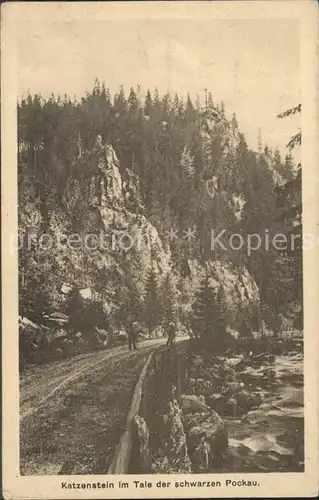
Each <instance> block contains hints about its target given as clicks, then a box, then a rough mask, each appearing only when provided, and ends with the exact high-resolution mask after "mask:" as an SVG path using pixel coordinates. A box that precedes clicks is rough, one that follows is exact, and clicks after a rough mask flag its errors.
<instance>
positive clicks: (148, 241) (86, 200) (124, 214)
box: [63, 145, 170, 307]
mask: <svg viewBox="0 0 319 500" xmlns="http://www.w3.org/2000/svg"><path fill="white" fill-rule="evenodd" d="M128 177H129V178H128V180H127V181H124V180H123V179H122V176H121V174H120V170H119V162H118V159H117V156H116V153H115V151H114V149H113V147H112V146H110V145H106V146H103V145H99V146H98V147H95V148H94V149H93V151H92V152H90V153H89V154H88V155H86V156H85V157H83V158H81V159H80V160H79V161H78V162H77V164H75V165H74V169H73V172H72V177H71V176H70V178H69V181H68V183H67V185H66V187H65V193H64V198H63V203H64V207H65V212H68V217H71V218H72V220H73V227H77V229H78V231H79V232H80V233H83V234H86V235H88V234H92V235H94V236H95V240H94V241H98V244H97V247H98V248H97V249H93V250H92V251H91V250H88V249H84V251H85V252H86V253H87V260H89V261H90V265H91V267H92V269H91V272H88V273H87V274H88V275H87V277H86V281H87V285H88V286H90V287H92V288H93V289H94V288H95V282H94V279H95V278H96V275H97V274H99V273H100V274H101V275H102V274H103V276H104V275H105V276H106V275H107V277H108V278H107V279H108V283H107V291H106V294H107V295H108V300H109V302H110V303H112V296H113V295H114V292H115V290H116V288H117V287H118V286H119V285H120V286H123V287H124V286H125V285H124V282H125V277H126V274H127V273H128V272H129V274H130V275H131V276H132V278H133V279H134V280H135V281H136V284H137V286H138V287H140V288H141V286H142V284H143V281H144V279H145V276H146V275H147V273H148V271H149V270H150V268H151V267H153V269H154V270H155V272H156V273H157V274H158V276H159V277H161V276H164V275H166V274H167V273H168V272H169V270H170V264H169V262H170V252H169V250H168V249H167V248H165V249H164V246H163V242H162V240H161V239H160V237H159V235H158V232H157V229H156V228H155V227H154V226H153V225H152V224H151V223H150V222H149V221H148V220H147V218H146V217H145V215H144V213H143V207H142V204H141V201H140V199H139V198H138V193H137V192H136V184H134V179H133V176H132V175H131V176H129V175H128ZM92 239H93V237H92ZM75 267H76V264H75ZM128 270H129V271H128ZM121 279H122V283H121ZM118 280H120V283H119V281H118ZM113 306H114V307H116V304H115V303H113Z"/></svg>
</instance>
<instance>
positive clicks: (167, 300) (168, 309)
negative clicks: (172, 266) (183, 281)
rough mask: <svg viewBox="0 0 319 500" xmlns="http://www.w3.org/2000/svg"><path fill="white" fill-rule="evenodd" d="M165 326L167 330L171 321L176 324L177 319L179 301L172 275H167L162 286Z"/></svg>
mask: <svg viewBox="0 0 319 500" xmlns="http://www.w3.org/2000/svg"><path fill="white" fill-rule="evenodd" d="M161 299H162V313H163V316H162V317H163V326H164V328H165V330H167V327H168V324H169V322H170V321H173V322H174V323H175V322H176V318H177V299H176V289H175V286H174V284H173V282H172V279H171V276H170V274H167V275H166V276H165V278H164V280H163V283H162V286H161Z"/></svg>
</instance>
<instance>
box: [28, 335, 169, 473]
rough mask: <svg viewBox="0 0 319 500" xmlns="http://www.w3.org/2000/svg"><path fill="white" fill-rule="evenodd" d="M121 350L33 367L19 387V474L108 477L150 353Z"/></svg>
mask: <svg viewBox="0 0 319 500" xmlns="http://www.w3.org/2000/svg"><path fill="white" fill-rule="evenodd" d="M162 343H163V340H158V341H146V342H144V343H143V344H140V345H139V349H138V350H137V351H127V347H126V346H125V347H119V348H116V349H112V350H109V351H103V352H98V353H94V354H92V355H86V356H78V357H76V358H73V359H72V360H63V361H59V362H56V363H53V364H51V365H47V366H42V367H33V368H32V369H30V370H29V371H27V372H26V373H24V374H23V375H22V377H21V383H20V394H21V399H20V457H21V458H20V464H21V474H24V475H32V474H102V473H106V471H107V469H108V466H109V463H110V461H111V459H112V455H113V451H114V447H115V445H116V444H117V442H118V440H119V437H120V435H121V432H122V431H123V429H124V425H125V419H126V414H127V411H128V408H129V405H130V402H131V397H132V393H133V390H134V387H135V384H136V382H137V379H138V376H139V374H140V372H141V370H142V367H143V365H144V363H145V361H146V359H147V357H148V355H149V353H150V352H151V351H152V350H154V348H156V347H157V346H159V345H160V344H162Z"/></svg>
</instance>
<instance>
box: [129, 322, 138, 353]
mask: <svg viewBox="0 0 319 500" xmlns="http://www.w3.org/2000/svg"><path fill="white" fill-rule="evenodd" d="M137 326H138V325H137V323H136V321H134V322H133V323H132V326H131V328H129V330H128V346H129V350H130V351H131V350H132V349H133V350H134V351H135V350H136V339H137V337H138V331H137Z"/></svg>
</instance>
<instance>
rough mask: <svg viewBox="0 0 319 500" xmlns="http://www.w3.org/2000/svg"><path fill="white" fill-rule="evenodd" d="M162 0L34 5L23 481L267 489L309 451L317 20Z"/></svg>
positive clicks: (20, 120) (18, 116) (21, 99)
mask: <svg viewBox="0 0 319 500" xmlns="http://www.w3.org/2000/svg"><path fill="white" fill-rule="evenodd" d="M123 3H125V2H123ZM155 3H156V2H154V3H153V5H152V2H149V4H150V5H148V7H147V8H146V7H145V8H146V10H147V9H148V10H149V12H153V11H154V12H155V11H156V12H157V11H159V12H161V15H159V16H156V15H145V14H144V15H143V12H144V11H143V8H142V6H141V4H140V3H139V2H133V3H132V4H133V5H130V6H128V5H127V6H125V7H126V8H127V10H126V11H124V9H123V8H120V7H119V5H118V4H117V3H116V2H115V3H113V6H112V3H110V4H108V5H107V3H105V4H104V5H100V6H99V9H100V10H99V11H98V12H99V13H100V14H98V13H96V14H95V10H94V7H96V8H97V9H96V10H98V3H95V2H91V4H92V8H91V7H90V6H88V5H87V4H86V3H85V2H84V3H83V5H84V6H83V8H80V4H79V5H78V6H76V5H73V6H72V7H71V6H70V5H68V6H65V7H63V5H62V4H63V3H62V2H54V3H52V4H51V5H49V4H47V5H45V2H44V5H41V6H40V5H37V4H36V3H35V4H33V5H32V4H29V5H27V4H23V3H21V4H20V5H17V6H16V7H15V32H14V47H15V53H14V54H15V55H14V60H15V64H16V82H15V84H14V94H16V95H15V96H14V100H15V106H16V109H15V118H14V119H15V124H16V125H15V126H16V139H15V141H16V151H15V154H14V158H13V160H14V161H16V165H17V166H16V169H17V170H16V174H14V177H13V178H14V179H15V181H14V186H15V187H14V189H15V190H16V191H15V193H16V199H17V213H16V216H15V217H16V222H17V231H16V232H15V231H14V229H13V226H12V228H11V231H12V232H11V234H10V238H9V240H10V241H9V242H8V245H9V247H10V248H9V254H10V252H11V254H10V255H11V259H12V261H13V260H14V259H16V260H14V262H16V264H15V266H16V271H17V276H16V278H15V279H16V285H15V286H16V287H17V289H16V290H17V302H16V308H15V310H16V317H14V315H13V317H12V321H13V323H12V324H17V333H16V337H15V340H16V345H17V348H16V351H15V352H16V353H17V359H16V360H15V363H16V365H18V366H19V368H18V373H17V382H16V383H17V384H18V389H17V391H18V395H17V403H18V408H17V409H16V411H17V417H18V419H19V422H18V427H19V430H18V452H17V453H18V455H16V456H17V457H18V471H17V474H18V475H19V476H20V478H22V479H23V478H25V477H30V476H32V477H33V478H34V480H36V476H56V477H55V480H56V484H58V485H59V486H58V490H57V491H58V492H60V494H61V495H63V494H66V492H68V493H69V494H70V493H72V491H71V490H74V489H76V488H85V492H86V494H87V495H89V496H91V495H94V494H95V492H94V489H96V488H97V489H103V491H102V493H100V495H101V494H103V495H107V496H110V494H111V495H112V491H111V490H112V489H113V488H114V484H115V483H116V487H117V488H119V491H121V488H123V489H124V490H125V488H128V487H129V486H128V485H129V483H128V482H127V483H125V481H128V480H129V479H130V478H131V480H132V481H133V482H131V483H130V487H131V486H132V487H133V488H134V490H135V496H136V495H138V494H139V495H141V496H143V495H146V493H147V495H148V496H149V497H151V496H150V495H152V492H151V491H149V490H147V488H153V491H154V488H155V486H156V487H157V488H159V489H161V492H158V493H157V495H159V496H160V495H175V489H178V491H179V495H186V494H187V495H189V493H190V490H192V493H191V494H192V495H193V496H194V495H195V488H196V487H208V488H209V489H208V492H207V491H206V492H205V496H207V495H208V493H209V494H210V495H220V494H221V493H220V492H221V489H224V490H227V487H243V486H244V487H250V488H251V489H250V494H251V496H258V495H257V494H256V491H257V490H258V488H259V487H260V486H261V482H260V478H261V477H263V475H264V477H265V478H266V477H267V475H268V474H270V473H283V476H280V477H284V476H285V474H288V475H289V473H290V474H291V473H293V474H296V476H293V477H298V475H300V476H303V474H304V473H305V461H306V456H307V448H306V435H305V406H307V404H308V397H307V398H305V390H304V389H305V383H304V379H305V342H306V341H305V338H306V334H305V332H306V330H307V327H306V326H305V292H304V284H305V279H306V278H305V276H304V269H305V265H306V264H305V260H306V258H307V255H308V254H307V252H309V253H310V254H311V255H312V254H313V253H314V252H315V251H316V246H317V245H318V242H317V239H316V234H314V233H313V232H312V229H311V228H312V227H313V226H310V225H306V226H305V225H304V220H305V214H306V215H307V213H308V214H309V213H310V211H311V210H312V211H313V213H314V212H315V210H316V207H313V206H312V207H310V208H309V204H310V202H311V196H310V195H309V197H305V195H304V189H305V185H304V177H305V176H306V177H305V178H306V181H305V182H308V185H309V174H308V177H307V173H306V174H305V173H304V169H305V167H304V161H306V162H307V159H306V160H304V158H305V156H304V155H303V154H302V148H303V136H304V130H303V123H304V121H303V114H304V100H303V98H304V93H303V92H302V89H303V85H304V79H303V73H302V71H303V68H304V66H303V62H302V22H301V19H300V18H298V16H289V14H288V10H287V9H286V11H287V15H286V17H285V16H278V17H274V16H272V17H271V16H269V17H267V16H265V17H264V16H262V17H258V16H257V15H252V13H251V12H250V14H249V15H247V16H246V17H245V16H238V17H236V16H232V17H231V16H229V15H227V16H226V15H225V16H222V15H221V14H220V9H221V6H220V4H218V2H217V4H216V5H219V7H218V8H217V7H216V17H215V16H214V8H213V6H211V7H210V10H209V12H210V14H209V15H205V14H203V15H201V16H200V15H194V16H193V17H191V15H189V16H187V15H178V12H180V11H181V9H180V8H178V6H176V9H177V15H172V14H170V9H169V6H171V9H172V12H175V11H174V5H173V4H174V2H163V3H161V2H160V3H159V6H158V9H157V10H156V8H155V5H154V4H155ZM198 3H201V4H202V5H203V8H204V7H205V5H206V6H207V3H206V2H198ZM224 3H225V4H227V3H229V4H231V2H224ZM239 3H241V2H239ZM249 3H251V4H255V3H256V4H257V3H267V2H249ZM278 3H282V4H284V3H285V2H278ZM296 3H297V4H298V2H296ZM300 3H301V2H300ZM305 3H306V4H307V2H305ZM94 4H95V5H94ZM134 4H135V5H134ZM163 4H167V6H165V5H163ZM243 4H245V2H243ZM309 4H311V2H309ZM160 5H162V10H160V8H159V7H160ZM191 5H192V3H191V2H190V6H191ZM311 5H312V4H311ZM181 6H182V4H181ZM45 7H46V9H45ZM49 7H50V8H49ZM76 7H77V8H78V10H77V9H76ZM116 7H119V15H113V16H112V12H117V11H116ZM121 7H122V6H121ZM134 7H135V9H136V8H137V7H141V9H140V10H136V12H138V15H137V14H136V16H135V15H134ZM255 7H256V5H255ZM185 8H186V10H187V2H185ZM200 8H201V7H200ZM37 9H38V10H37ZM81 9H82V10H81ZM165 9H167V10H165ZM218 9H219V10H218ZM248 10H249V9H248ZM310 10H311V9H310ZM192 12H195V10H192ZM254 12H256V8H255V10H254ZM313 12H314V11H313ZM5 14H6V12H5ZM120 14H121V15H120ZM308 17H309V12H308ZM4 168H5V169H8V168H9V165H7V164H6V165H4ZM12 168H13V169H14V163H13V167H12ZM307 168H308V166H307ZM308 172H309V170H308ZM313 175H314V174H313ZM313 182H315V177H313ZM310 184H311V180H310ZM305 206H307V207H308V208H304V207H305ZM13 208H14V202H13ZM307 210H308V212H307ZM309 228H310V229H309ZM313 273H314V271H313ZM310 274H311V273H310ZM313 278H314V275H313ZM309 283H310V282H309ZM309 290H310V288H309ZM313 297H315V295H313ZM4 312H6V311H4ZM308 318H309V319H308V321H309V322H308V323H307V324H308V325H310V321H311V318H314V315H312V316H311V314H310V313H309V315H308ZM313 324H314V323H313ZM313 324H312V325H313ZM4 333H5V334H6V332H4ZM312 333H315V332H314V330H313V326H312ZM309 335H311V332H310V334H309ZM12 339H14V337H13V334H12ZM13 341H14V340H12V342H13ZM313 346H314V348H315V344H313ZM309 359H310V358H309ZM11 363H14V360H13V361H12V360H11ZM309 366H310V365H309ZM307 394H309V393H307ZM251 473H253V474H251ZM256 473H258V475H257V476H256ZM119 474H120V475H122V474H124V475H126V476H125V477H124V479H123V481H124V483H121V481H118V480H117V481H115V477H116V476H115V475H119ZM145 474H146V475H148V478H151V479H150V481H151V482H150V483H149V485H148V483H147V481H145V479H144V478H143V475H145ZM150 475H151V476H150ZM162 475H166V480H165V481H168V486H171V485H172V484H173V485H174V488H175V489H174V491H172V489H169V488H166V491H164V488H165V483H164V485H163V484H162V482H161V481H158V479H160V478H161V477H162ZM178 475H180V476H178ZM203 475H204V476H203ZM225 475H227V477H226V476H225ZM58 476H61V478H60V479H59V477H58ZM76 476H82V480H81V484H82V485H81V484H80V483H79V486H77V480H76ZM83 476H84V477H85V478H86V479H85V481H84V482H83ZM106 476H107V477H106ZM173 476H174V480H173V482H170V481H171V480H170V477H173ZM152 477H153V480H152ZM98 478H99V481H100V482H98ZM30 479H31V478H30ZM277 481H281V479H279V476H278V474H277ZM206 482H207V484H206ZM159 483H161V484H159ZM30 484H31V483H30ZM83 484H85V485H86V486H83ZM94 484H95V485H96V486H94ZM97 484H99V485H100V486H97ZM125 484H127V486H125ZM103 485H104V486H103ZM150 485H151V486H150ZM88 490H90V491H88ZM106 490H109V491H106ZM213 490H214V491H213ZM201 491H202V490H201ZM232 491H233V492H234V491H235V490H232ZM236 491H237V492H238V491H239V490H236ZM73 494H74V492H73ZM82 494H83V492H82ZM202 494H203V493H202V492H200V493H198V492H197V495H196V496H201V495H202ZM38 495H39V493H38ZM113 495H115V493H114V492H113ZM123 495H126V496H127V495H128V490H127V491H126V492H125V493H123ZM222 495H223V496H226V495H227V492H225V491H224V492H223V493H222ZM27 496H28V495H27V494H26V496H25V498H26V497H27ZM118 496H119V497H121V493H118ZM236 496H237V495H236ZM238 496H240V495H239V494H238ZM34 497H35V494H34ZM7 498H8V499H9V498H14V497H13V496H11V493H10V491H9V490H8V494H7ZM21 498H22V497H21ZM69 498H70V497H69ZM72 498H73V496H72ZM79 498H82V497H79ZM100 498H102V497H100ZM103 498H105V496H104V497H103ZM112 498H115V496H113V497H112Z"/></svg>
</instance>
